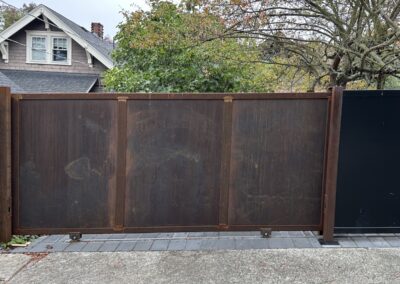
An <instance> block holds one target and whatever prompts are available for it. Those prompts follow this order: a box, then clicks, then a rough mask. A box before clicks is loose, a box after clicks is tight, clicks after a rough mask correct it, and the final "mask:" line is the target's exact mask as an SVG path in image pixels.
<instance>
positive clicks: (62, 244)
mask: <svg viewBox="0 0 400 284" xmlns="http://www.w3.org/2000/svg"><path fill="white" fill-rule="evenodd" d="M69 245H70V243H69V242H60V241H58V242H56V243H55V244H54V245H53V251H54V252H62V251H64V250H65V249H66V248H67V247H68V246H69Z"/></svg>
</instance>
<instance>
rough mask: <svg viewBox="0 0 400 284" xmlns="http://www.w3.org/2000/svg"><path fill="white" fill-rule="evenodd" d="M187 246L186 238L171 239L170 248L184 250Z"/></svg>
mask: <svg viewBox="0 0 400 284" xmlns="http://www.w3.org/2000/svg"><path fill="white" fill-rule="evenodd" d="M185 247H186V240H185V239H182V240H171V241H170V242H169V245H168V250H184V249H185Z"/></svg>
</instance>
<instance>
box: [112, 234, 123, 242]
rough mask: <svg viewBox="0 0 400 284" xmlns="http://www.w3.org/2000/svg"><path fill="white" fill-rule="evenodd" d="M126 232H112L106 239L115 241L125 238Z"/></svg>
mask: <svg viewBox="0 0 400 284" xmlns="http://www.w3.org/2000/svg"><path fill="white" fill-rule="evenodd" d="M125 237H126V234H112V235H111V236H110V237H109V238H108V239H109V240H115V241H120V240H123V239H125Z"/></svg>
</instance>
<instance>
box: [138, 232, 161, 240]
mask: <svg viewBox="0 0 400 284" xmlns="http://www.w3.org/2000/svg"><path fill="white" fill-rule="evenodd" d="M159 234H160V233H144V234H142V236H141V237H140V238H141V239H155V238H157V237H158V235H159Z"/></svg>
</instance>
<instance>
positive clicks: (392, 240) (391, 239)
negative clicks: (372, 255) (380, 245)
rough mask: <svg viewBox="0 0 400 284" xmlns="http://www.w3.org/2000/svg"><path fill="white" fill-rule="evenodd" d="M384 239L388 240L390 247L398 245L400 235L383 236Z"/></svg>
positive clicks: (399, 243)
mask: <svg viewBox="0 0 400 284" xmlns="http://www.w3.org/2000/svg"><path fill="white" fill-rule="evenodd" d="M385 241H386V242H388V243H389V244H390V245H391V246H392V247H395V248H398V247H400V237H385Z"/></svg>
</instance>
